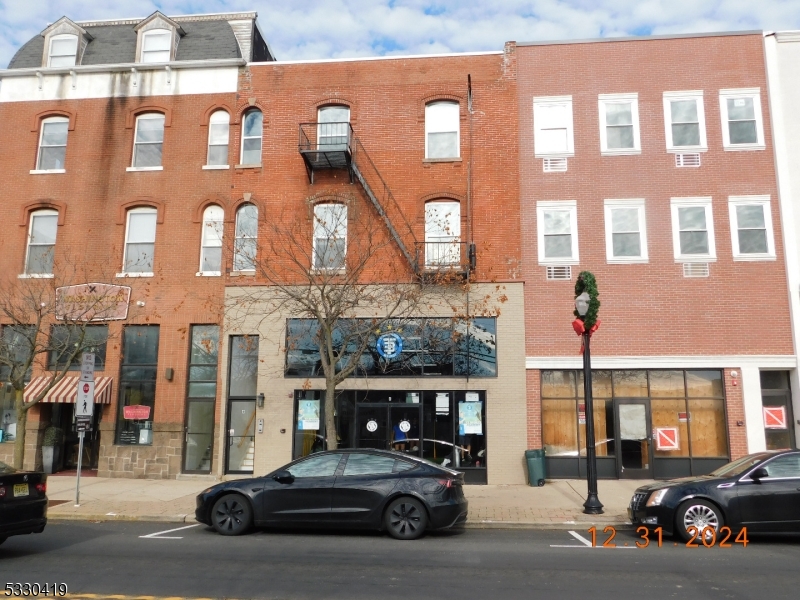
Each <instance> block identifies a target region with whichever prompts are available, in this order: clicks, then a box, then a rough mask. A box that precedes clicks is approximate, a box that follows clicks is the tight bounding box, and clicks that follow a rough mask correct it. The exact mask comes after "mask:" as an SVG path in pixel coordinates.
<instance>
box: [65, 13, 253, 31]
mask: <svg viewBox="0 0 800 600" xmlns="http://www.w3.org/2000/svg"><path fill="white" fill-rule="evenodd" d="M256 17H258V13H256V12H237V13H205V14H196V15H180V16H177V17H169V18H170V19H172V20H173V21H175V22H176V23H190V22H192V21H231V20H238V19H255V18H256ZM145 19H147V17H140V18H138V19H137V18H125V19H108V20H99V21H75V23H76V24H78V25H80V26H81V27H105V26H109V25H138V24H139V23H141V22H142V21H144V20H145Z"/></svg>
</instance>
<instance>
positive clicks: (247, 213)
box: [233, 204, 258, 271]
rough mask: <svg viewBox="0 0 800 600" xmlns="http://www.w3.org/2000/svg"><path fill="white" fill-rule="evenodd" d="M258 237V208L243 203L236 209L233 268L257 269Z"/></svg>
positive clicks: (240, 269) (235, 269)
mask: <svg viewBox="0 0 800 600" xmlns="http://www.w3.org/2000/svg"><path fill="white" fill-rule="evenodd" d="M257 239H258V209H257V208H256V207H255V205H254V204H243V205H242V206H241V207H239V210H237V211H236V235H235V239H234V241H233V270H234V271H255V268H256V249H257Z"/></svg>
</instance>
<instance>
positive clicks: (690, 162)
mask: <svg viewBox="0 0 800 600" xmlns="http://www.w3.org/2000/svg"><path fill="white" fill-rule="evenodd" d="M675 166H676V167H699V166H700V155H699V154H676V155H675Z"/></svg>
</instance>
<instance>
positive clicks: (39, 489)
mask: <svg viewBox="0 0 800 600" xmlns="http://www.w3.org/2000/svg"><path fill="white" fill-rule="evenodd" d="M36 491H37V492H41V493H42V494H44V493H45V492H47V484H46V483H37V484H36Z"/></svg>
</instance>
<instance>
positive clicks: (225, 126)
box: [206, 110, 231, 166]
mask: <svg viewBox="0 0 800 600" xmlns="http://www.w3.org/2000/svg"><path fill="white" fill-rule="evenodd" d="M230 122H231V117H230V115H229V114H228V113H227V112H226V111H224V110H218V111H216V112H215V113H214V114H212V115H211V118H210V119H209V120H208V160H207V161H206V164H207V165H208V166H212V165H227V164H228V136H229V134H230Z"/></svg>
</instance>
